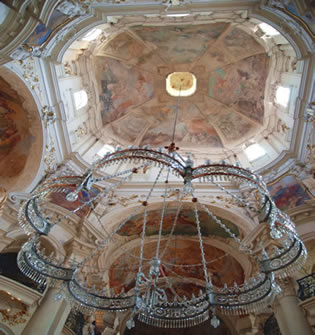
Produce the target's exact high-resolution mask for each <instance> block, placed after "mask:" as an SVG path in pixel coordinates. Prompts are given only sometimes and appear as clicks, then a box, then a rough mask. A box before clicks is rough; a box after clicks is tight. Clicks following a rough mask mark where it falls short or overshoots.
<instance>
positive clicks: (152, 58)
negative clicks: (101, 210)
mask: <svg viewBox="0 0 315 335" xmlns="http://www.w3.org/2000/svg"><path fill="white" fill-rule="evenodd" d="M268 59H269V57H268V56H267V54H266V53H265V50H264V48H263V47H262V46H261V45H260V44H259V43H258V42H257V41H256V40H255V39H254V38H253V37H252V36H250V35H249V34H247V33H246V32H244V31H243V30H241V29H239V28H236V27H234V26H232V25H229V24H228V23H215V24H205V25H173V26H134V27H130V28H129V29H125V30H124V31H122V32H121V33H117V34H116V35H115V36H114V37H111V38H110V39H108V40H106V41H105V42H103V44H101V45H99V46H98V47H97V48H96V49H95V51H94V63H93V64H94V66H95V75H96V79H97V83H98V87H99V99H100V102H101V104H100V105H101V117H102V122H103V126H104V132H103V133H104V136H105V137H106V138H107V140H109V141H112V143H116V144H121V145H124V146H126V145H145V144H150V145H152V146H165V145H168V144H169V142H170V140H171V133H172V127H173V122H174V117H175V108H174V107H175V106H176V105H177V101H179V102H178V104H179V116H178V123H177V128H176V135H175V141H176V144H177V145H178V146H179V147H180V148H181V149H182V150H185V149H187V150H190V149H191V148H195V149H196V148H197V151H198V152H204V153H206V152H208V151H209V150H211V149H213V150H223V149H224V148H225V147H226V146H227V147H228V148H233V146H235V145H237V144H239V143H240V142H241V141H242V139H243V138H245V137H246V136H251V135H252V134H254V133H255V131H256V130H258V129H260V128H261V127H262V125H263V121H264V99H265V97H264V91H265V83H266V78H267V74H268V71H269V61H268ZM183 71H184V72H185V71H186V72H191V73H192V74H194V75H195V77H196V80H197V90H196V92H195V93H194V94H192V95H191V96H189V97H181V98H179V99H178V98H177V97H172V96H170V95H169V94H168V93H167V92H166V78H167V76H168V75H169V74H170V73H173V72H183Z"/></svg>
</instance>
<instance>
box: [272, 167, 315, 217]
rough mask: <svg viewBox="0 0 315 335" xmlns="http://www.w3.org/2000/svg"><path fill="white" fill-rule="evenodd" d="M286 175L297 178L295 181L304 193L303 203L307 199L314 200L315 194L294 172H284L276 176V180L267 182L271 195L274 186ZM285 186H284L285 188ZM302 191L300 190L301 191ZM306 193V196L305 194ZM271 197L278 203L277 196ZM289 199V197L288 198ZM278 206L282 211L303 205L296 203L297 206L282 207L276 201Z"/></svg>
mask: <svg viewBox="0 0 315 335" xmlns="http://www.w3.org/2000/svg"><path fill="white" fill-rule="evenodd" d="M286 177H292V178H293V179H294V180H295V183H296V184H297V185H298V186H299V187H300V188H301V189H302V191H303V193H304V195H303V198H302V199H301V200H302V201H303V204H304V203H305V201H306V200H312V199H315V198H314V196H313V195H312V193H311V192H310V191H309V190H308V189H307V187H306V186H305V185H304V184H303V183H302V182H301V181H299V180H298V179H297V176H296V175H294V174H292V173H289V172H287V173H285V174H283V175H282V176H280V177H278V178H276V179H275V180H274V181H272V182H270V183H268V184H267V188H268V190H269V192H270V195H271V191H272V188H274V187H275V186H276V185H277V184H279V183H280V182H281V181H282V180H283V179H284V178H286ZM283 188H284V187H282V189H283ZM299 192H300V191H299ZM305 195H306V196H305ZM271 198H272V199H273V201H274V202H275V203H276V199H275V196H271ZM288 199H289V198H288ZM276 205H277V207H278V208H279V209H280V210H282V211H287V210H289V209H291V208H294V207H297V206H301V205H296V206H292V207H285V208H284V207H282V208H281V205H278V204H277V203H276Z"/></svg>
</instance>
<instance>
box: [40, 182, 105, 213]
mask: <svg viewBox="0 0 315 335" xmlns="http://www.w3.org/2000/svg"><path fill="white" fill-rule="evenodd" d="M74 190H75V188H74V187H68V188H67V189H64V190H63V192H60V191H58V192H50V193H49V194H48V195H47V198H48V199H49V201H50V202H51V203H53V204H55V205H58V206H60V207H63V208H65V209H67V210H69V211H73V210H76V209H77V208H79V207H80V206H81V205H82V204H83V203H84V202H87V201H89V200H90V199H93V198H95V197H96V196H97V194H98V193H99V192H100V190H99V188H97V187H92V188H91V190H90V191H89V192H87V191H86V190H81V191H80V192H79V193H78V199H77V200H75V201H68V200H67V195H68V194H69V193H71V192H73V191H74ZM96 202H97V201H96V200H95V201H94V202H93V204H91V205H86V206H84V207H82V208H80V209H78V210H77V211H76V213H75V214H76V215H77V216H79V217H81V218H83V217H85V216H88V215H89V213H90V212H91V208H92V207H93V206H95V205H96Z"/></svg>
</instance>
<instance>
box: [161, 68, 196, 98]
mask: <svg viewBox="0 0 315 335" xmlns="http://www.w3.org/2000/svg"><path fill="white" fill-rule="evenodd" d="M196 88H197V79H196V77H195V76H194V75H193V74H192V73H190V72H173V73H171V74H169V75H168V76H167V78H166V91H167V93H168V94H169V95H171V96H173V97H178V96H181V97H188V96H190V95H193V94H194V93H195V92H196Z"/></svg>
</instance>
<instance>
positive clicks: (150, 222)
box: [118, 208, 240, 238]
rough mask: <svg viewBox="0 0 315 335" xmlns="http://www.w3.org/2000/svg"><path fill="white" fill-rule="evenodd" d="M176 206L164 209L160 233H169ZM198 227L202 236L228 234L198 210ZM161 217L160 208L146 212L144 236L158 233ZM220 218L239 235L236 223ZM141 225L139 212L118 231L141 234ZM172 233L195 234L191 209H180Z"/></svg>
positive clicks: (125, 233)
mask: <svg viewBox="0 0 315 335" xmlns="http://www.w3.org/2000/svg"><path fill="white" fill-rule="evenodd" d="M176 212H177V209H176V208H169V209H167V210H166V211H165V216H164V220H163V231H162V235H168V234H170V232H171V230H172V226H173V224H174V221H175V218H176ZM198 214H199V218H200V228H201V233H202V235H203V236H206V237H210V236H219V237H223V238H228V237H229V235H228V234H227V233H226V232H225V231H224V230H223V229H222V228H220V227H219V225H218V224H217V223H216V222H215V221H214V220H213V219H211V218H210V217H209V216H208V214H207V213H206V212H203V211H199V213H198ZM160 219H161V210H153V211H150V212H149V213H148V217H147V223H146V236H153V235H158V232H159V225H160ZM220 220H221V221H222V222H223V223H224V224H225V225H226V226H227V227H229V229H230V230H231V231H232V232H233V233H234V234H235V235H236V236H239V235H240V232H239V230H238V228H237V226H236V225H234V224H233V223H232V222H230V221H228V220H224V219H222V218H220ZM142 225H143V215H141V214H139V215H136V216H134V217H133V218H132V219H131V220H129V221H128V222H127V223H126V224H125V225H124V226H123V227H122V229H120V231H119V232H118V234H119V235H121V236H133V235H139V236H140V235H141V232H142ZM173 234H174V235H189V236H195V235H197V226H196V220H195V215H194V212H193V211H192V210H191V209H188V208H185V209H182V210H181V212H180V213H179V215H178V219H177V222H176V226H175V230H174V232H173Z"/></svg>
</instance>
